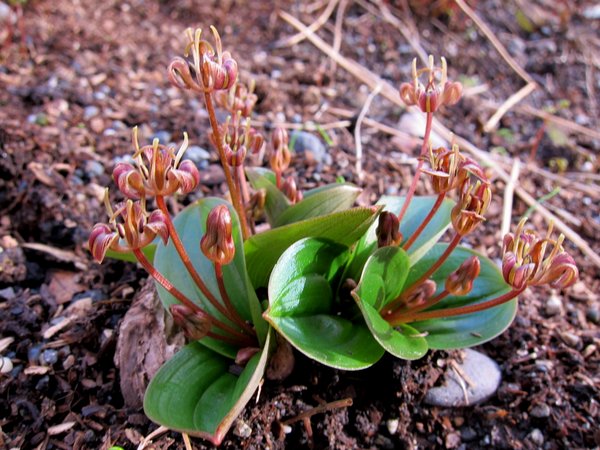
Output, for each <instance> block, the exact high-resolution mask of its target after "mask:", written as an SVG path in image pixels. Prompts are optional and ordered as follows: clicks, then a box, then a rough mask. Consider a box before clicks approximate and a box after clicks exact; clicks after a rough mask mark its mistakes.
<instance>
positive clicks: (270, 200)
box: [246, 167, 290, 225]
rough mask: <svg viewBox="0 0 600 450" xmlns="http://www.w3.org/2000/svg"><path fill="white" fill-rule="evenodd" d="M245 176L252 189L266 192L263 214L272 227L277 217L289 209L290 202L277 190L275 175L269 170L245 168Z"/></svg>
mask: <svg viewBox="0 0 600 450" xmlns="http://www.w3.org/2000/svg"><path fill="white" fill-rule="evenodd" d="M246 175H247V177H248V181H250V184H251V185H252V187H253V188H254V189H256V190H259V189H264V190H265V191H266V193H267V198H266V200H265V213H266V215H267V220H268V221H269V223H270V224H271V225H273V224H274V223H275V222H276V221H277V220H278V218H279V216H280V215H281V214H282V213H283V212H284V211H286V210H287V209H288V208H289V207H290V201H289V200H288V199H287V197H286V196H285V194H284V193H283V192H281V191H280V190H279V189H278V188H277V184H276V181H275V174H274V173H273V172H272V171H271V170H269V169H265V168H262V167H252V168H246Z"/></svg>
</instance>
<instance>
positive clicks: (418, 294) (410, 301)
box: [402, 280, 437, 309]
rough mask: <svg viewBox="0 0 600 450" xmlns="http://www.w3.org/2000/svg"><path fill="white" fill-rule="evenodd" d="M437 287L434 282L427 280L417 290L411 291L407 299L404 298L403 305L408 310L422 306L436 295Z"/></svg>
mask: <svg viewBox="0 0 600 450" xmlns="http://www.w3.org/2000/svg"><path fill="white" fill-rule="evenodd" d="M436 290H437V285H436V284H435V281H433V280H425V281H423V283H421V284H420V285H419V286H418V287H417V288H416V289H414V290H411V292H410V294H409V295H408V296H407V297H402V300H403V303H404V305H405V306H406V308H407V309H412V308H416V307H418V306H421V305H422V304H423V303H425V302H426V301H427V300H429V299H430V298H431V297H433V295H434V294H435V291H436Z"/></svg>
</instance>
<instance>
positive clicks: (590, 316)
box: [585, 306, 600, 325]
mask: <svg viewBox="0 0 600 450" xmlns="http://www.w3.org/2000/svg"><path fill="white" fill-rule="evenodd" d="M585 317H586V318H587V320H589V321H590V322H593V323H595V324H596V325H598V323H600V309H599V308H598V307H597V306H590V307H589V308H588V309H587V311H586V312H585Z"/></svg>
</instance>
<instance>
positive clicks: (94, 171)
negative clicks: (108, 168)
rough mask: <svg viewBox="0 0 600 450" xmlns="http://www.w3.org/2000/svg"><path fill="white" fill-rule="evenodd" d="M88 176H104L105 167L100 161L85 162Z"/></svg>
mask: <svg viewBox="0 0 600 450" xmlns="http://www.w3.org/2000/svg"><path fill="white" fill-rule="evenodd" d="M85 171H86V174H87V175H88V176H89V177H90V178H93V177H99V176H101V175H104V166H103V165H102V164H100V163H99V162H98V161H94V160H88V161H86V162H85Z"/></svg>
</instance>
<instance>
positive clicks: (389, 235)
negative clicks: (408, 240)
mask: <svg viewBox="0 0 600 450" xmlns="http://www.w3.org/2000/svg"><path fill="white" fill-rule="evenodd" d="M375 233H376V235H377V246H378V247H379V248H381V247H388V246H398V245H400V242H402V233H400V222H399V220H398V216H396V215H395V214H393V213H391V212H389V211H383V212H382V213H381V214H380V215H379V224H378V225H377V230H376V231H375Z"/></svg>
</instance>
